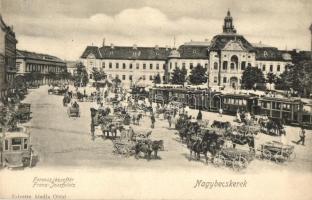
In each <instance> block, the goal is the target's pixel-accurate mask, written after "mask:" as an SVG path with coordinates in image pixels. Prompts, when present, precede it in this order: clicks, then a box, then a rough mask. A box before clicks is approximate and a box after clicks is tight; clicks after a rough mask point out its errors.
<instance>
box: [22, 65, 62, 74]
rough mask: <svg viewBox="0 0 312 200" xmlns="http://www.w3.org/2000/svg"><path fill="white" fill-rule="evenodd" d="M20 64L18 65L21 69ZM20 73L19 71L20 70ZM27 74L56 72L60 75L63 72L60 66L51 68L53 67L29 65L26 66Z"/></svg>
mask: <svg viewBox="0 0 312 200" xmlns="http://www.w3.org/2000/svg"><path fill="white" fill-rule="evenodd" d="M19 65H20V63H19V64H17V67H18V68H19ZM18 71H19V70H18ZM25 71H26V72H42V73H43V72H55V73H59V72H61V71H62V67H58V66H51V65H48V66H47V65H36V64H27V65H26V69H25Z"/></svg>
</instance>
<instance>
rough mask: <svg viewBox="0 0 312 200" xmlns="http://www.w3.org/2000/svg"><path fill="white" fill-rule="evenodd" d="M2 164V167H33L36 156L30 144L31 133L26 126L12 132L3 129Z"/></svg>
mask: <svg viewBox="0 0 312 200" xmlns="http://www.w3.org/2000/svg"><path fill="white" fill-rule="evenodd" d="M0 132H2V133H1V137H0V147H1V148H0V165H1V166H2V167H8V168H10V169H12V168H22V167H27V166H29V167H31V166H33V164H34V163H35V160H36V158H35V157H36V156H35V155H34V152H33V150H32V148H31V145H30V133H29V132H28V131H27V129H26V128H24V127H19V128H18V130H16V131H12V132H4V130H1V131H0Z"/></svg>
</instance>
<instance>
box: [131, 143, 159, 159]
mask: <svg viewBox="0 0 312 200" xmlns="http://www.w3.org/2000/svg"><path fill="white" fill-rule="evenodd" d="M163 146H164V144H163V140H155V141H152V140H141V141H138V142H137V143H136V145H135V147H134V149H135V158H136V159H138V158H139V154H140V152H142V153H144V157H145V158H146V159H147V160H150V159H151V155H152V152H154V158H155V159H159V157H158V155H157V153H158V151H159V150H162V149H163Z"/></svg>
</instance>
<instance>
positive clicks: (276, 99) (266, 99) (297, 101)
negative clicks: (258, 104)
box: [260, 97, 304, 103]
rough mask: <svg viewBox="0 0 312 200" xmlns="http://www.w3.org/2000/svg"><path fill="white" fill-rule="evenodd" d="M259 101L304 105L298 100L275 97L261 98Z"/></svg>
mask: <svg viewBox="0 0 312 200" xmlns="http://www.w3.org/2000/svg"><path fill="white" fill-rule="evenodd" d="M260 100H265V101H280V102H289V103H300V102H302V103H304V102H303V101H301V100H300V99H299V98H276V97H261V98H260Z"/></svg>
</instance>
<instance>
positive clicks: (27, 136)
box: [4, 131, 29, 138]
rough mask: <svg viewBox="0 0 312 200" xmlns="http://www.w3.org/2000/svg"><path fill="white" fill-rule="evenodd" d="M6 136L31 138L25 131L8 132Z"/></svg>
mask: <svg viewBox="0 0 312 200" xmlns="http://www.w3.org/2000/svg"><path fill="white" fill-rule="evenodd" d="M4 137H5V138H29V135H28V134H27V133H25V132H19V131H17V132H6V133H5V136H4Z"/></svg>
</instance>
